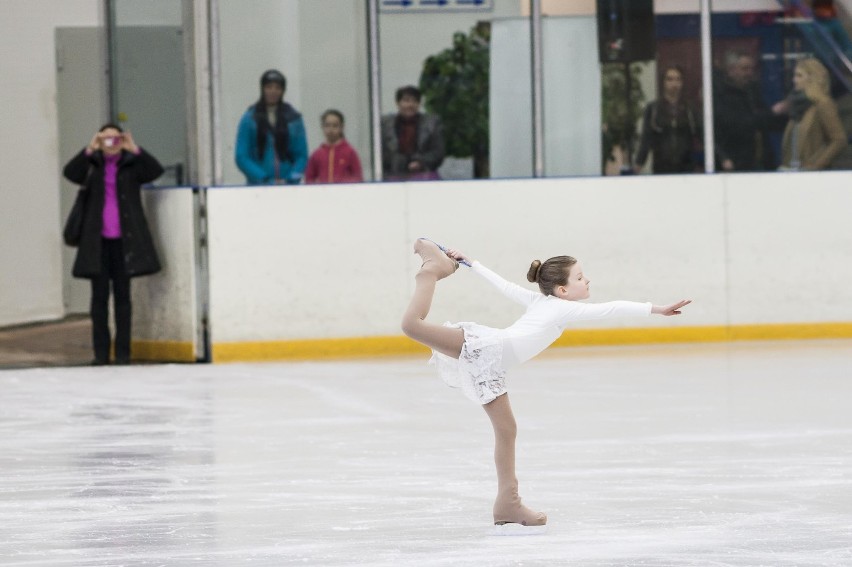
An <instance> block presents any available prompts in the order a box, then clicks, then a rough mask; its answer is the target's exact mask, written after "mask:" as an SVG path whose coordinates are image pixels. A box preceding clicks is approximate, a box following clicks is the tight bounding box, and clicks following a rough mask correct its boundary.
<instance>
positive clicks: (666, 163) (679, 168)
mask: <svg viewBox="0 0 852 567" xmlns="http://www.w3.org/2000/svg"><path fill="white" fill-rule="evenodd" d="M660 83H661V85H660V86H661V89H660V90H661V92H662V96H661V97H659V98H658V99H657V100H655V101H653V102H650V103H648V106H646V107H645V113H644V116H643V118H642V138H641V141H640V142H639V151H638V152H637V154H636V165H635V166H634V170H635V172H636V173H639V171H640V170H641V169H642V167H643V166H644V165H645V161H646V160H647V159H648V154H649V153H650V154H651V155H653V158H654V164H653V171H654V173H694V172H695V171H696V170H697V168H698V165H699V164H698V163H697V162H696V160H695V152H694V149H695V146H696V145H697V142H698V140H699V138H700V132H699V123H698V119H697V117H696V116H695V113H694V112H693V111H692V109H691V108H690V107H689V104H688V103H687V102H686V101H685V100H684V99H683V71H682V70H681V69H680V68H679V67H676V66H672V67H668V68H666V69H665V70H664V71H663V73H662V78H661V81H660Z"/></svg>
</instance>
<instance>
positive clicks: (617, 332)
mask: <svg viewBox="0 0 852 567" xmlns="http://www.w3.org/2000/svg"><path fill="white" fill-rule="evenodd" d="M845 338H852V323H785V324H773V325H737V326H731V327H727V326H721V325H720V326H709V327H651V328H625V329H575V330H568V331H566V332H565V334H563V335H562V337H560V338H559V339H557V341H556V342H555V343H554V344H553V346H557V347H571V346H606V345H608V346H613V345H637V344H660V343H690V342H723V341H751V340H785V339H845ZM134 344H135V343H134ZM212 349H213V362H237V361H246V362H248V361H263V360H311V359H329V358H360V357H380V356H396V355H406V354H425V353H428V352H429V349H427V348H426V347H424V346H422V345H420V344H418V343H415V342H414V341H412V340H411V339H408V338H406V337H359V338H346V339H301V340H290V341H261V342H239V343H214V344H213V346H212ZM134 354H135V353H134Z"/></svg>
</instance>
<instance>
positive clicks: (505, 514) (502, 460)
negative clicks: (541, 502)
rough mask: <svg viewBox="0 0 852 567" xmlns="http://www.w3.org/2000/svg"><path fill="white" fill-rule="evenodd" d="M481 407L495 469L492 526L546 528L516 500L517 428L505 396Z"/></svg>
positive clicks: (540, 514) (542, 519)
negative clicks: (487, 424) (490, 433)
mask: <svg viewBox="0 0 852 567" xmlns="http://www.w3.org/2000/svg"><path fill="white" fill-rule="evenodd" d="M482 407H483V408H485V413H487V414H488V417H489V418H490V419H491V425H492V426H493V427H494V464H495V465H496V466H497V499H496V500H495V501H494V523H495V524H497V525H503V524H520V525H522V526H544V525H545V524H547V516H546V515H545V514H544V513H543V512H535V511H533V510H530V509H529V508H527V507H526V506H524V505H523V504H522V503H521V498H520V496H518V478H517V476H515V438H516V437H517V434H518V426H517V424H516V423H515V416H514V414H513V413H512V406H511V405H510V404H509V394H503V395H502V396H498V397H497V398H496V399H495V400H494V401H492V402H490V403H487V404H485V405H484V406H482Z"/></svg>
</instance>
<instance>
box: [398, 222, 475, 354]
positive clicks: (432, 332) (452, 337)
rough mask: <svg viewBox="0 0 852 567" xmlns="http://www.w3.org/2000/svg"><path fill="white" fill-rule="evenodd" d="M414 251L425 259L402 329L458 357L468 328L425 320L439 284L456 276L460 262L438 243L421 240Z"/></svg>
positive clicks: (440, 350) (432, 346) (417, 277)
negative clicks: (444, 279) (447, 253)
mask: <svg viewBox="0 0 852 567" xmlns="http://www.w3.org/2000/svg"><path fill="white" fill-rule="evenodd" d="M414 252H415V253H416V254H419V255H420V257H421V258H422V259H423V265H422V266H421V267H420V271H419V272H417V275H416V276H415V278H414V281H415V284H414V295H413V296H412V297H411V302H410V303H409V305H408V309H406V311H405V315H403V316H402V331H403V332H404V333H405V334H406V335H408V336H409V337H411V338H412V339H414V340H415V341H417V342H419V343H422V344H424V345H426V346H428V347H429V348H432V349H435V350H436V351H438V352H440V353H441V354H445V355H447V356H449V357H452V358H458V357H459V354H461V348H462V345H463V344H464V331H462V330H461V329H457V328H452V327H444V326H443V325H436V324H434V323H427V322H426V321H425V319H426V315H428V314H429V309H430V308H431V307H432V297H433V296H434V295H435V285H436V284H437V283H438V280H441V279H443V278H445V277H447V276H449V275H452V274H453V273H454V272H455V271H456V269H458V267H459V264H458V262H456V261H455V260H453V259H452V258H450V257H449V256H447V255H446V254H444V253H443V252H442V251H441V249H440V248H438V246H437V245H436V244H435V243H434V242H429V241H428V240H423V239H418V240H417V241H416V242H415V243H414Z"/></svg>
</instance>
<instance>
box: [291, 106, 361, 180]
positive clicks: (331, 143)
mask: <svg viewBox="0 0 852 567" xmlns="http://www.w3.org/2000/svg"><path fill="white" fill-rule="evenodd" d="M322 131H323V134H325V142H324V143H323V144H322V145H321V146H320V147H319V148H317V149H316V150H314V153H312V154H311V157H310V158H309V159H308V167H307V168H306V169H305V183H360V182H361V181H364V175H363V173H362V172H361V160H360V159H358V152H356V151H355V148H353V147H352V146H350V145H349V142H347V141H346V138H344V137H343V114H342V113H341V112H340V111H339V110H333V109H330V110H326V111H325V112H323V114H322Z"/></svg>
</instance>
